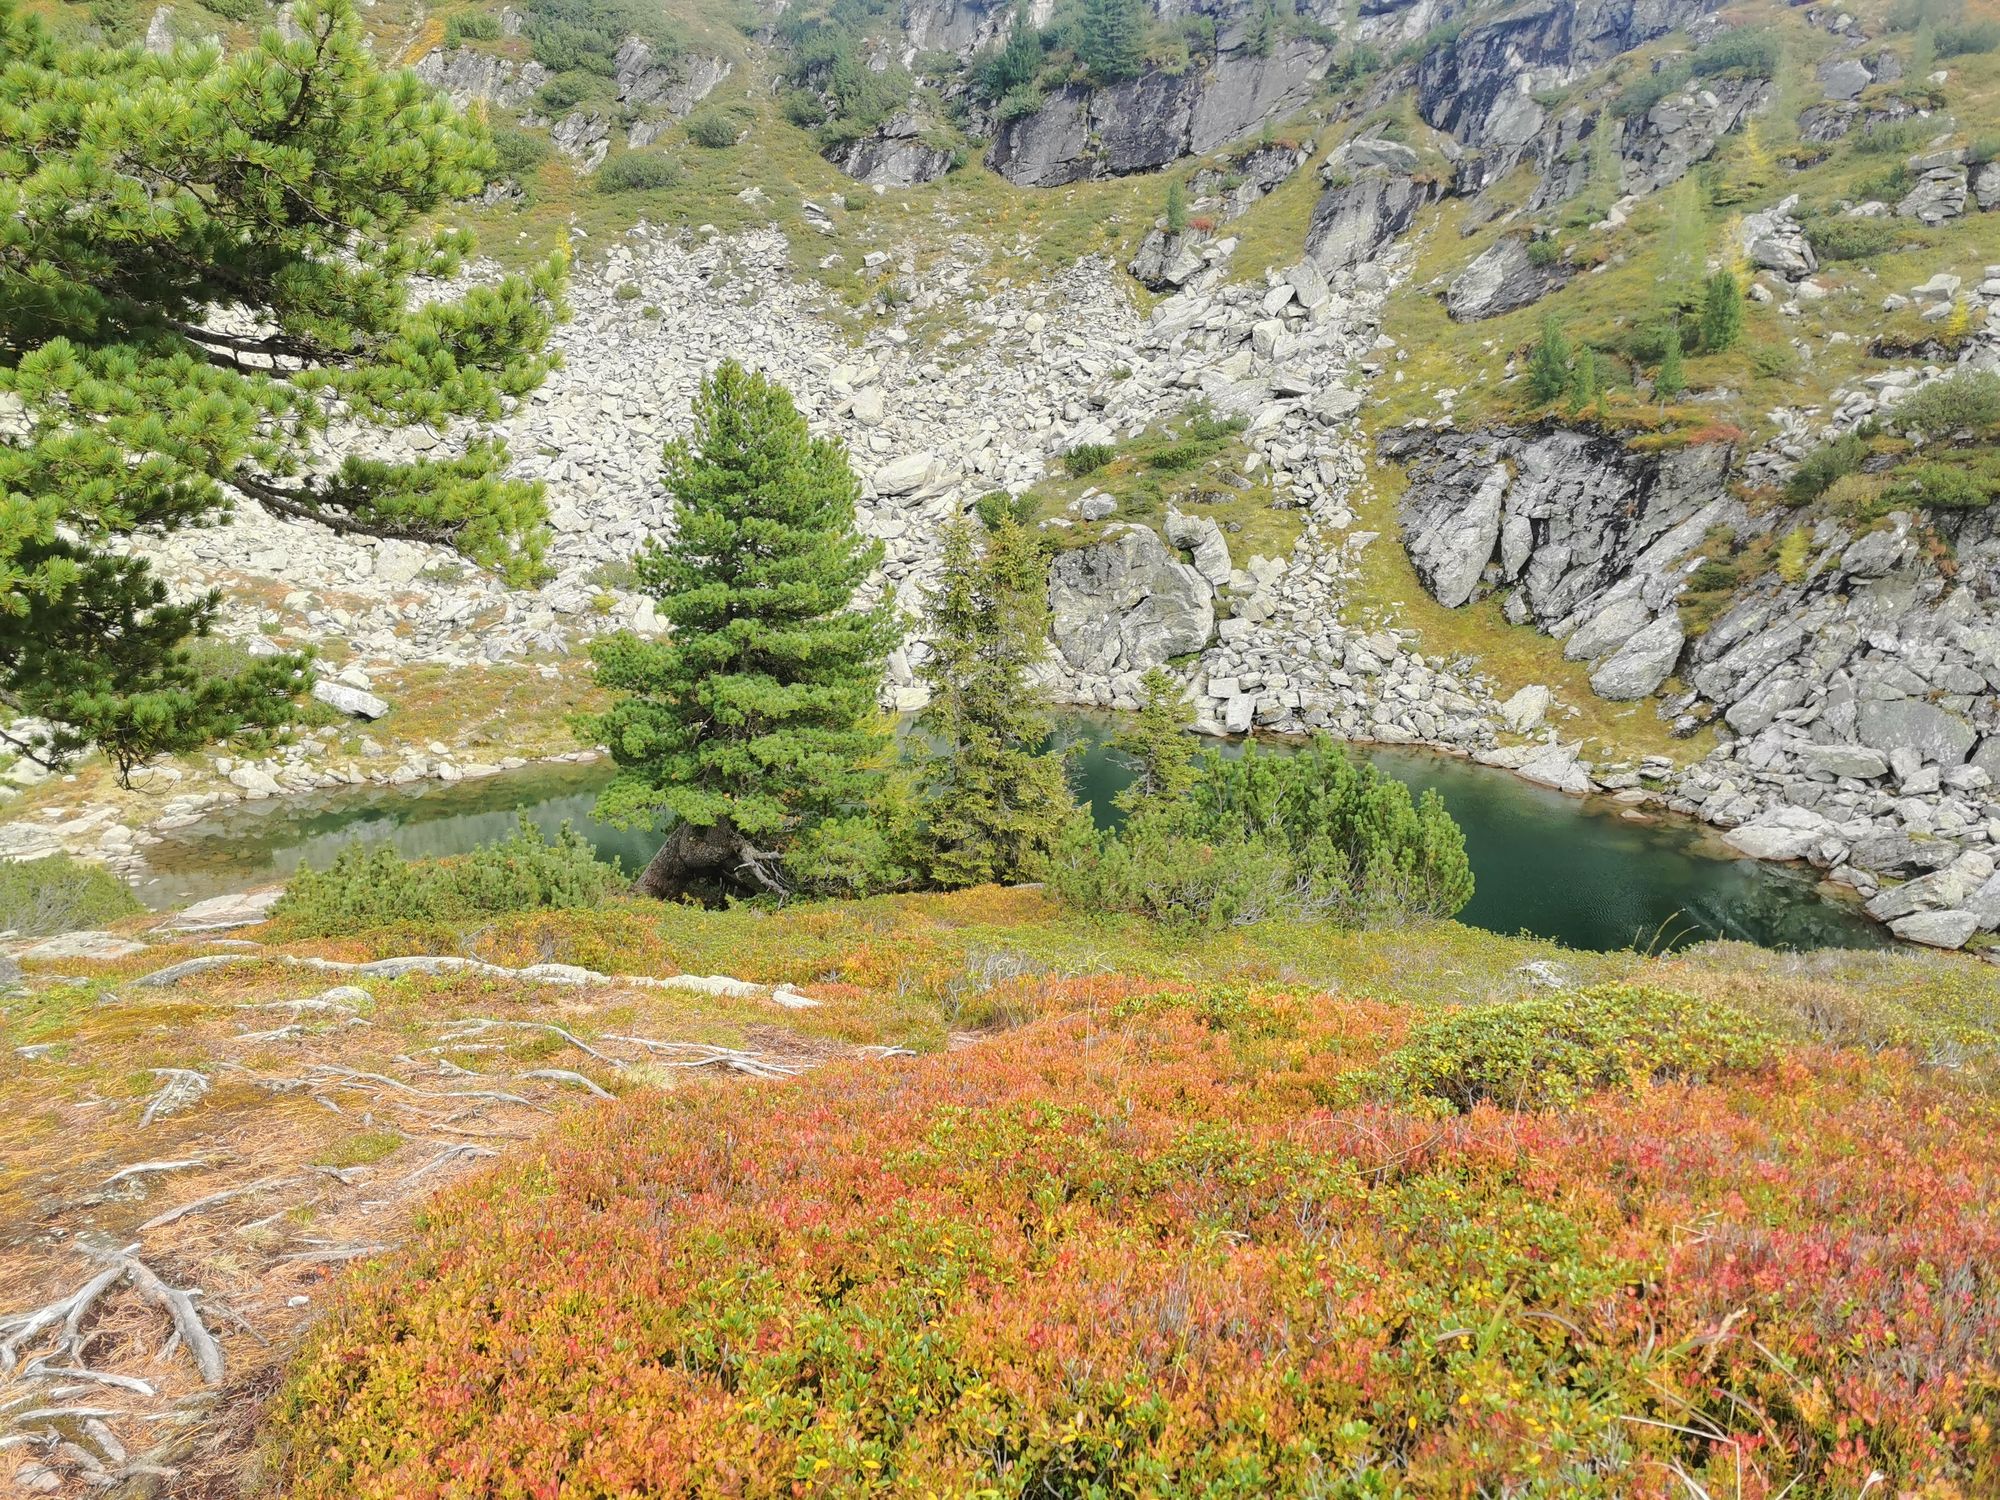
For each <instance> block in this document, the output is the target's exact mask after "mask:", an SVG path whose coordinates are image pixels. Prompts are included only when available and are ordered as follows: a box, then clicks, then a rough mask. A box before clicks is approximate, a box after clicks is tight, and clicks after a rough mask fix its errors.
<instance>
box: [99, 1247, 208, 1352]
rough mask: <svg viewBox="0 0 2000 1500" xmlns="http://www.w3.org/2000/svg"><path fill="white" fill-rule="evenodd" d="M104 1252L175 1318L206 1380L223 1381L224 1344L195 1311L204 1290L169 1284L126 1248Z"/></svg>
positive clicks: (148, 1297) (135, 1286) (140, 1291)
mask: <svg viewBox="0 0 2000 1500" xmlns="http://www.w3.org/2000/svg"><path fill="white" fill-rule="evenodd" d="M93 1253H100V1252H93ZM101 1253H104V1254H106V1255H108V1257H109V1259H110V1260H111V1263H112V1264H113V1265H114V1266H115V1267H117V1268H119V1270H120V1271H121V1272H122V1273H123V1275H124V1277H125V1279H126V1280H127V1281H129V1282H130V1283H131V1285H132V1289H133V1290H134V1291H136V1292H137V1293H138V1294H139V1295H140V1296H141V1297H143V1298H144V1299H145V1300H146V1301H148V1302H150V1303H152V1304H153V1305H154V1306H155V1307H158V1308H160V1309H161V1310H162V1311H164V1312H165V1313H166V1314H167V1316H168V1317H170V1318H172V1319H173V1321H174V1333H175V1335H176V1336H177V1337H179V1339H180V1340H181V1342H182V1343H184V1344H186V1345H187V1346H188V1351H189V1352H190V1353H191V1354H193V1355H194V1363H195V1368H196V1369H197V1370H199V1371H200V1372H201V1378H202V1381H203V1383H204V1384H207V1385H221V1384H222V1348H221V1346H220V1345H219V1344H217V1343H216V1342H215V1339H214V1337H213V1336H212V1335H211V1334H210V1333H209V1331H208V1328H207V1326H206V1325H205V1324H204V1323H203V1322H202V1321H201V1315H200V1314H199V1313H197V1312H196V1311H195V1306H194V1299H195V1298H196V1297H198V1296H200V1295H201V1293H200V1292H199V1291H198V1290H188V1291H182V1290H181V1289H180V1288H178V1287H171V1286H168V1285H167V1284H166V1283H165V1282H164V1281H162V1280H160V1278H159V1277H158V1276H157V1275H156V1274H155V1273H154V1271H153V1269H152V1267H150V1266H148V1265H147V1264H146V1263H145V1262H144V1261H142V1260H138V1259H135V1258H134V1257H133V1256H132V1255H131V1254H130V1253H128V1252H126V1251H123V1250H115V1251H109V1252H101Z"/></svg>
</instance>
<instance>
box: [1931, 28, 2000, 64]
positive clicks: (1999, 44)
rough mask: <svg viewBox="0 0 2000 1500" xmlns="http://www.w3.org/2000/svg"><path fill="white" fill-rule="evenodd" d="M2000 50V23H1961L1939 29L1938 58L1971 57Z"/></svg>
mask: <svg viewBox="0 0 2000 1500" xmlns="http://www.w3.org/2000/svg"><path fill="white" fill-rule="evenodd" d="M1996 49H2000V21H1961V22H1958V23H1957V24H1955V25H1951V26H1940V27H1938V29H1937V56H1938V57H1939V58H1947V57H1969V56H1972V55H1973V54H1975V53H1981V52H1992V51H1994V50H1996Z"/></svg>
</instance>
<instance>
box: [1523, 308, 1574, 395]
mask: <svg viewBox="0 0 2000 1500" xmlns="http://www.w3.org/2000/svg"><path fill="white" fill-rule="evenodd" d="M1568 388H1569V340H1568V339H1567V338H1565V337H1564V336H1563V331H1562V324H1561V323H1559V322H1557V321H1556V315H1555V314H1554V313H1547V314H1545V315H1544V316H1543V318H1542V336H1541V338H1540V340H1539V341H1538V342H1537V343H1536V344H1535V347H1534V351H1533V352H1532V353H1531V354H1529V356H1528V390H1529V392H1530V393H1531V394H1532V395H1533V396H1534V398H1535V401H1536V402H1537V403H1538V404H1539V403H1541V402H1545V401H1553V400H1555V399H1556V397H1558V396H1560V395H1561V394H1562V393H1563V392H1564V391H1565V390H1567V389H1568Z"/></svg>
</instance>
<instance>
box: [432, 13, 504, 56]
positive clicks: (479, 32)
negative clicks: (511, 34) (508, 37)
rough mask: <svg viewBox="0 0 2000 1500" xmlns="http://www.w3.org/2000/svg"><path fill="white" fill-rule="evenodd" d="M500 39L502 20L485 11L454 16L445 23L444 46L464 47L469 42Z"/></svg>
mask: <svg viewBox="0 0 2000 1500" xmlns="http://www.w3.org/2000/svg"><path fill="white" fill-rule="evenodd" d="M499 39H500V18H499V17H498V16H492V15H487V14H486V13H485V12H484V11H469V12H467V13H466V14H464V15H459V16H453V17H452V18H451V19H450V20H449V21H446V22H445V23H444V44H445V45H446V46H447V47H459V46H463V45H464V44H465V43H467V42H493V41H498V40H499Z"/></svg>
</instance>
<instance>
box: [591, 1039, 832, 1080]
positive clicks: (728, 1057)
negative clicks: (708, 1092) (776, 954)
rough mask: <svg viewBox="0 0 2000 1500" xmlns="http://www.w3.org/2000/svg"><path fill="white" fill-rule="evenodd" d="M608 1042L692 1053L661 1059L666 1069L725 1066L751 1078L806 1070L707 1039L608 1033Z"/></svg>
mask: <svg viewBox="0 0 2000 1500" xmlns="http://www.w3.org/2000/svg"><path fill="white" fill-rule="evenodd" d="M604 1039H605V1040H606V1041H607V1042H625V1043H627V1044H628V1045H630V1046H634V1047H644V1048H645V1049H646V1051H647V1052H649V1053H653V1054H658V1053H663V1052H666V1053H674V1052H685V1053H688V1054H691V1055H690V1056H688V1057H685V1058H682V1059H680V1060H677V1061H675V1060H667V1059H662V1060H661V1065H662V1066H664V1067H669V1068H728V1069H730V1070H732V1071H734V1072H738V1073H747V1074H749V1075H750V1076H751V1077H752V1078H796V1077H798V1076H799V1074H801V1073H803V1072H804V1071H805V1068H804V1067H798V1066H793V1065H792V1064H789V1063H781V1062H774V1061H773V1060H771V1059H770V1058H768V1057H765V1056H764V1055H763V1054H762V1053H760V1052H744V1051H742V1050H740V1049H738V1048H735V1047H717V1046H713V1045H711V1044H710V1043H708V1042H662V1041H658V1040H656V1039H654V1038H652V1037H646V1036H617V1035H610V1034H607V1035H606V1036H605V1038H604Z"/></svg>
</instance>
